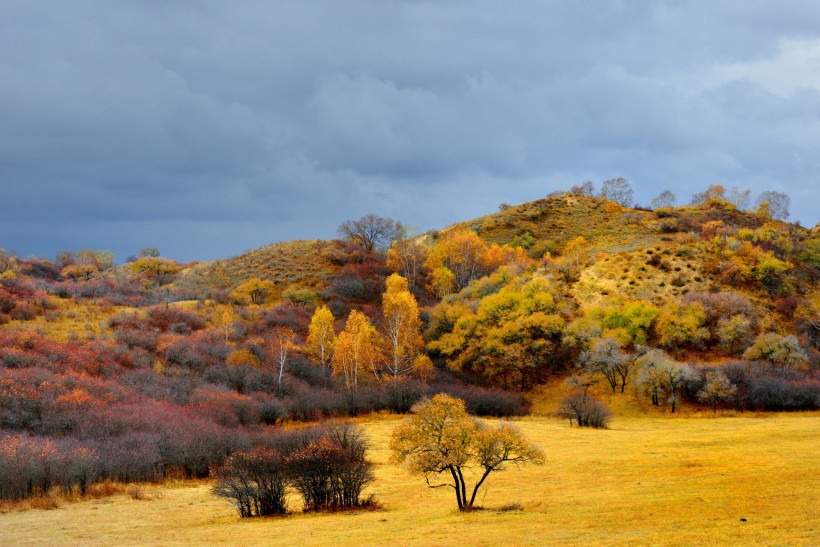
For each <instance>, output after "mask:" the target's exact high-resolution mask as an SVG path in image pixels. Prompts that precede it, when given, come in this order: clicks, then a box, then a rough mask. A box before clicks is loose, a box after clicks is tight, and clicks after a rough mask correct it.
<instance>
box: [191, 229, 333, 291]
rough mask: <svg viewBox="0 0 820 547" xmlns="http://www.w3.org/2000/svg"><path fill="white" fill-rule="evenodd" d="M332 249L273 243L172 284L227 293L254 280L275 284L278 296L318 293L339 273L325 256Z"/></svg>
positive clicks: (199, 268) (317, 243)
mask: <svg viewBox="0 0 820 547" xmlns="http://www.w3.org/2000/svg"><path fill="white" fill-rule="evenodd" d="M332 245H333V243H332V242H331V241H322V240H309V241H288V242H284V243H274V244H272V245H267V246H265V247H262V248H259V249H254V250H252V251H248V252H246V253H244V254H241V255H239V256H236V257H233V258H228V259H221V260H214V261H211V262H203V263H200V264H196V265H194V266H193V267H191V268H188V269H186V270H185V271H183V272H182V273H181V274H180V276H179V278H178V279H177V281H176V282H175V283H176V284H177V285H179V286H183V287H190V288H192V289H203V290H213V289H216V290H230V289H232V288H233V287H236V286H237V285H239V284H240V283H243V282H245V281H247V280H248V279H252V278H255V277H258V278H260V279H270V280H271V281H273V282H274V283H276V286H277V289H278V291H279V292H280V293H281V291H283V290H285V289H286V288H288V287H299V288H302V289H311V290H315V291H320V290H323V289H325V288H326V286H327V280H328V278H329V277H330V276H332V275H334V274H336V273H338V271H339V270H340V267H339V266H338V265H336V264H334V263H333V262H331V261H330V260H329V259H328V258H327V256H326V252H327V251H328V249H329V248H330V247H331V246H332ZM275 296H277V295H275Z"/></svg>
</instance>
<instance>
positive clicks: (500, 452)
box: [390, 393, 544, 511]
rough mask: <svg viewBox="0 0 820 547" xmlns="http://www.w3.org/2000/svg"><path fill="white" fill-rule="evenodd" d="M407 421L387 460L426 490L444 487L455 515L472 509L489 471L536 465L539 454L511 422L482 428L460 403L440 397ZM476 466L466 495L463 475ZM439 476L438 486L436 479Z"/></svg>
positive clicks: (420, 406) (398, 431)
mask: <svg viewBox="0 0 820 547" xmlns="http://www.w3.org/2000/svg"><path fill="white" fill-rule="evenodd" d="M412 412H413V415H412V416H411V417H410V420H409V421H408V422H407V423H405V424H404V425H401V426H399V427H397V428H396V429H395V430H394V431H393V436H392V438H391V439H390V449H391V451H392V452H393V461H394V462H396V463H403V462H406V463H407V464H408V466H409V467H410V469H411V471H413V472H415V473H417V474H420V475H423V476H424V479H425V481H426V482H427V486H429V487H430V488H441V487H449V488H452V489H453V491H454V492H455V494H456V502H457V503H458V508H459V510H460V511H469V510H470V509H472V508H473V504H474V503H475V498H476V494H478V490H479V488H481V485H482V484H484V481H485V480H486V479H487V477H488V476H489V475H490V473H492V472H493V471H502V470H504V469H505V464H507V463H508V462H512V463H514V464H516V465H518V464H522V463H526V462H532V463H536V464H541V463H543V461H544V455H543V453H542V452H541V451H540V450H539V449H538V448H536V447H534V446H533V445H531V444H530V443H529V442H528V441H527V440H526V439H525V438H524V436H523V435H522V434H521V432H520V431H519V430H518V428H516V427H515V426H514V425H512V424H508V423H501V424H499V425H497V426H495V427H488V426H486V425H485V424H484V423H482V422H480V421H479V420H477V419H476V418H474V417H473V416H471V415H469V414H468V413H467V410H466V408H465V405H464V401H462V400H461V399H456V398H454V397H451V396H449V395H446V394H443V393H440V394H438V395H436V396H434V397H433V398H432V399H428V400H425V401H422V402H421V403H417V404H416V405H414V406H413V408H412ZM473 468H477V469H478V475H477V476H478V480H477V481H476V483H475V485H474V486H473V488H472V492H471V493H470V494H469V496H468V487H467V479H466V477H465V475H466V471H468V470H470V469H473ZM442 474H443V475H445V477H447V478H445V479H444V482H443V483H438V482H436V481H437V477H438V476H439V475H442Z"/></svg>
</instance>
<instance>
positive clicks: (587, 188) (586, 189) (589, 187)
mask: <svg viewBox="0 0 820 547" xmlns="http://www.w3.org/2000/svg"><path fill="white" fill-rule="evenodd" d="M569 191H570V192H572V193H573V194H578V195H581V196H592V195H593V194H595V185H594V184H593V183H592V181H591V180H585V181H584V182H583V183H582V184H575V185H573V186H572V188H570V189H569Z"/></svg>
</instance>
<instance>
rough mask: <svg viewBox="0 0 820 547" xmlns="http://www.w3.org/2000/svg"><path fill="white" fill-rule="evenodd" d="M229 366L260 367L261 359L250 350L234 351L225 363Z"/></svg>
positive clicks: (240, 349) (239, 349)
mask: <svg viewBox="0 0 820 547" xmlns="http://www.w3.org/2000/svg"><path fill="white" fill-rule="evenodd" d="M225 362H226V363H227V364H229V365H233V366H239V365H250V366H258V365H259V358H258V357H256V355H254V354H253V352H251V350H249V349H248V348H238V349H235V350H233V351H232V352H231V353H230V354H229V355H228V358H227V359H226V361H225Z"/></svg>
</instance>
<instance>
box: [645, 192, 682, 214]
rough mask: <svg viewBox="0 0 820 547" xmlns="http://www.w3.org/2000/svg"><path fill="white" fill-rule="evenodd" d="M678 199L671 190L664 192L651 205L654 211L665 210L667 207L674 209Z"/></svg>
mask: <svg viewBox="0 0 820 547" xmlns="http://www.w3.org/2000/svg"><path fill="white" fill-rule="evenodd" d="M677 200H678V198H676V197H675V194H673V193H672V192H670V191H669V190H664V191H663V192H661V193H660V194H658V195H657V196H655V198H654V199H653V200H652V204H651V205H650V206H651V207H652V209H653V210H655V209H663V208H666V207H672V206H673V205H675V202H676V201H677Z"/></svg>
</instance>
